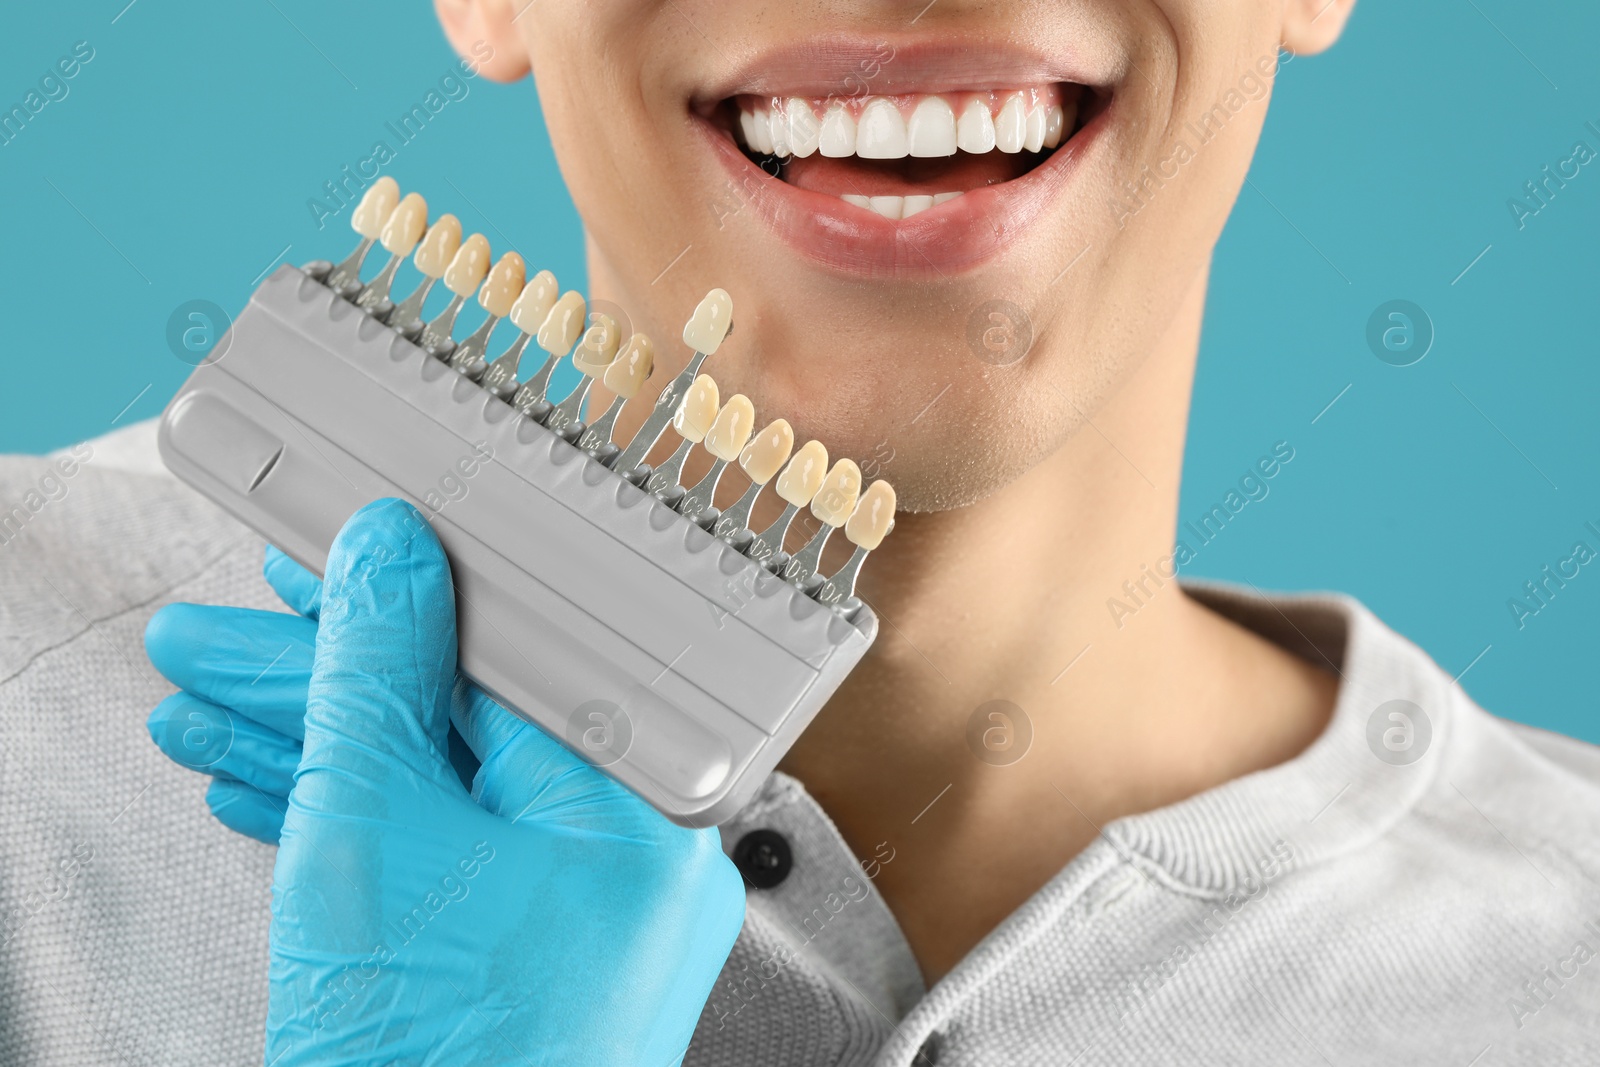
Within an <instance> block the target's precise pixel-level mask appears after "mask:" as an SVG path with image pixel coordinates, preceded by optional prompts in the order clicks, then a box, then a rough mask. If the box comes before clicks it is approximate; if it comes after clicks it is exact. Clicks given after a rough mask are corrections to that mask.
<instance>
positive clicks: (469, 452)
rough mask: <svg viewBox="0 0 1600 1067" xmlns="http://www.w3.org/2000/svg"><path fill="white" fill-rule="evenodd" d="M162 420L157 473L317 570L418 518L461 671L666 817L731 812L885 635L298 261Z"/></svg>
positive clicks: (258, 296)
mask: <svg viewBox="0 0 1600 1067" xmlns="http://www.w3.org/2000/svg"><path fill="white" fill-rule="evenodd" d="M217 351H221V352H223V353H224V355H223V356H222V357H221V358H220V359H218V360H217V361H216V362H215V363H210V364H207V365H203V366H201V367H200V368H198V369H197V370H196V371H195V372H194V374H193V375H191V376H190V378H189V380H188V381H187V382H185V383H184V385H183V387H182V389H180V390H179V392H178V394H177V395H176V396H175V397H173V399H172V402H171V403H170V404H169V405H168V406H167V410H166V412H165V414H164V415H163V416H162V420H161V427H160V447H161V456H162V459H163V460H164V461H165V463H166V465H167V466H168V468H170V469H171V470H172V472H173V473H174V474H176V475H177V476H178V477H179V478H181V479H183V480H184V481H186V482H188V483H189V484H190V485H193V486H194V487H195V488H197V489H198V490H200V491H201V492H202V493H204V494H205V495H206V496H208V497H210V498H211V499H212V500H214V501H216V502H217V503H218V504H220V505H221V506H222V507H224V508H226V509H227V510H228V511H229V512H231V513H232V514H234V515H235V516H237V517H238V518H239V519H241V520H242V521H243V522H245V523H246V524H248V525H249V526H251V527H252V528H253V529H255V530H256V531H257V532H258V533H260V534H261V535H262V536H263V537H265V538H266V539H267V540H268V541H270V542H271V543H272V544H275V545H277V546H278V547H279V548H281V549H282V550H283V551H284V552H286V553H288V555H290V556H291V557H292V558H294V559H295V560H297V561H299V562H300V563H302V564H304V565H305V566H307V567H309V568H310V569H311V570H313V571H315V572H316V573H318V574H321V573H322V572H323V569H324V567H325V566H326V563H327V556H328V548H329V546H330V545H331V544H332V542H333V539H334V536H335V535H336V534H337V533H338V532H339V530H340V528H341V527H342V526H343V525H344V523H345V521H346V520H347V519H349V517H350V515H351V514H352V513H353V512H354V511H356V510H357V509H358V508H360V507H361V506H363V505H365V504H367V503H369V502H371V501H373V500H375V499H378V498H380V497H386V496H395V497H401V498H404V499H407V500H410V501H411V502H412V503H414V504H416V505H417V506H418V507H419V508H420V509H421V510H422V512H423V514H425V515H426V516H427V517H428V519H429V522H430V523H431V525H432V526H433V528H434V530H435V531H436V532H437V533H438V535H439V539H440V541H441V542H442V543H443V545H444V547H445V551H446V553H447V554H448V556H449V558H450V564H451V570H452V574H453V577H454V579H455V584H456V590H457V625H458V631H459V639H460V665H461V669H462V671H463V672H464V673H466V674H467V675H468V676H469V677H470V678H472V679H473V680H474V681H476V682H477V683H478V684H479V685H481V686H482V687H483V688H484V689H486V690H487V691H488V692H489V693H490V694H492V695H493V696H494V697H495V699H497V700H498V701H500V702H501V703H502V704H504V705H505V706H506V707H508V708H510V709H512V710H513V711H514V712H516V713H517V714H518V715H520V716H521V717H522V718H524V719H526V720H528V721H529V722H532V723H534V724H536V725H537V726H540V727H542V728H543V729H544V730H545V731H546V732H547V733H549V734H551V735H552V736H554V737H556V738H557V739H559V740H561V741H562V742H563V743H565V744H567V745H568V747H569V748H572V749H573V750H574V751H575V752H577V753H578V754H579V755H581V756H583V757H584V758H586V759H588V760H589V761H590V762H591V763H593V764H595V765H596V766H599V767H601V768H602V769H603V770H604V771H605V772H606V773H608V774H610V775H612V776H613V777H615V778H616V779H617V780H619V781H620V782H622V783H623V784H624V785H626V786H628V787H629V788H631V789H632V790H633V791H634V792H636V793H638V794H639V796H641V797H643V798H644V799H645V800H647V801H649V802H650V803H651V804H653V805H654V806H655V807H656V808H657V809H658V810H660V811H661V812H662V813H663V814H664V815H666V816H667V817H668V818H670V819H672V820H673V821H674V822H677V823H680V824H682V825H685V826H710V825H713V824H715V823H718V822H722V821H724V820H726V819H728V818H729V817H731V816H732V815H733V814H734V813H735V812H736V811H738V809H739V808H740V807H742V806H743V805H744V803H745V801H746V800H748V799H749V797H750V795H751V794H752V793H753V792H754V791H755V790H756V789H757V788H758V787H759V786H760V784H761V782H762V781H763V780H764V779H765V778H766V776H767V774H768V773H769V772H770V771H771V770H772V768H773V767H774V766H776V765H777V763H778V761H779V760H780V759H781V758H782V756H783V754H784V753H785V752H786V751H788V749H789V747H790V746H791V745H792V744H793V743H794V741H795V739H796V738H798V737H799V735H800V733H801V731H803V730H804V729H805V728H806V726H807V725H808V724H809V723H810V721H811V719H812V718H813V717H814V716H815V715H816V713H817V711H818V710H819V709H820V708H821V707H822V705H823V703H824V702H825V701H826V700H827V699H828V697H829V696H831V695H832V694H833V692H834V690H835V689H837V688H838V686H839V684H840V682H841V681H843V679H844V677H845V675H846V674H848V673H849V672H850V670H851V669H852V668H853V667H854V666H855V665H856V663H857V662H859V661H860V659H861V657H862V655H863V654H864V653H865V652H866V650H867V648H868V646H870V645H871V643H872V641H873V638H874V637H875V636H876V634H877V619H876V618H875V617H874V616H873V614H872V612H871V611H870V609H863V610H862V611H861V612H860V613H859V614H857V615H856V616H854V618H853V620H851V621H847V620H846V619H845V618H844V617H843V616H842V615H840V614H839V613H838V612H836V611H834V610H832V609H831V608H827V607H824V606H822V605H820V604H818V603H817V602H816V601H815V600H812V599H811V598H809V597H807V596H805V595H804V594H803V593H802V592H800V591H799V590H797V589H796V588H795V587H794V586H792V585H790V584H789V583H787V582H784V581H782V580H781V579H780V578H778V577H777V576H775V575H773V574H771V573H770V572H768V571H767V570H766V569H765V568H763V567H761V566H759V565H758V564H757V563H755V562H754V561H752V560H750V559H749V558H748V557H746V556H744V555H742V554H740V553H739V552H737V551H735V550H734V549H733V548H732V547H730V546H729V545H728V544H727V543H725V542H723V541H721V540H719V539H717V538H714V537H712V536H711V535H710V534H708V533H707V532H705V531H704V530H702V529H701V528H700V527H698V526H696V525H695V524H694V523H693V522H691V521H690V520H689V519H687V518H685V517H684V516H682V515H679V514H678V513H676V512H674V511H673V510H671V509H670V508H669V507H667V506H666V505H665V504H663V503H662V502H661V501H660V500H659V499H657V498H656V497H654V496H651V495H650V494H648V493H646V492H645V491H643V490H641V489H639V488H637V487H635V486H634V485H632V484H630V483H629V482H627V481H626V480H625V479H623V478H622V477H620V476H619V475H617V474H615V473H613V472H612V471H611V470H609V469H607V468H606V467H604V466H602V465H601V464H600V463H598V462H596V461H595V460H594V459H593V458H592V457H590V456H588V455H586V454H585V453H583V452H581V451H579V450H578V449H576V448H574V447H573V446H572V445H570V444H568V443H567V442H566V441H564V440H562V439H561V438H560V437H559V436H557V435H556V434H553V433H551V432H550V431H548V430H546V429H545V428H544V427H543V426H541V425H539V424H538V423H537V422H534V421H532V420H530V419H528V418H525V417H524V416H522V415H521V414H519V413H518V412H516V411H515V410H514V409H513V408H511V407H510V406H509V405H508V404H506V403H505V402H504V401H502V400H500V399H497V398H495V397H494V396H493V395H491V394H490V393H489V392H487V391H485V390H484V389H483V388H482V387H480V386H478V385H477V384H475V383H473V382H472V381H470V380H468V379H466V378H464V377H462V376H461V375H460V374H458V373H457V372H456V371H455V370H453V369H451V368H450V367H449V366H447V365H446V364H444V363H442V362H440V361H439V360H437V359H434V358H432V357H430V356H429V355H427V354H426V353H424V352H423V351H422V350H421V349H420V348H418V347H417V346H416V345H414V344H412V343H411V342H409V341H407V340H405V339H404V338H403V337H401V336H400V335H399V334H398V333H396V332H395V331H394V330H392V329H390V328H389V327H387V326H385V325H383V324H382V323H380V322H377V321H375V320H374V319H372V318H371V317H369V316H367V315H365V314H363V313H362V312H361V311H360V310H358V309H357V308H356V307H354V306H353V305H351V304H350V303H348V302H347V301H345V300H342V299H340V298H339V297H337V296H336V295H335V294H334V293H333V292H331V291H330V290H329V289H327V288H326V287H325V286H323V285H321V284H320V283H318V282H316V281H315V280H313V279H311V278H310V277H308V276H307V275H305V274H304V273H302V272H301V271H300V270H298V269H297V268H295V267H292V266H284V267H280V268H279V269H278V271H277V272H276V273H274V274H273V275H272V277H271V278H269V279H267V281H266V282H264V283H263V284H262V285H261V287H260V288H259V289H257V290H256V292H255V293H254V295H253V296H252V297H251V299H250V303H249V305H248V306H247V307H246V308H245V310H244V311H243V312H242V313H241V314H240V315H239V317H238V319H237V320H236V321H235V322H234V324H233V328H232V330H231V333H230V336H229V337H228V338H225V339H224V340H223V341H222V342H221V343H219V345H218V348H217Z"/></svg>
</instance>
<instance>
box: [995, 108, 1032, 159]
mask: <svg viewBox="0 0 1600 1067" xmlns="http://www.w3.org/2000/svg"><path fill="white" fill-rule="evenodd" d="M1027 137H1028V109H1027V108H1026V107H1025V106H1024V105H1023V103H1022V97H1021V95H1017V96H1013V97H1012V98H1011V99H1009V100H1007V101H1006V104H1005V107H1002V108H1001V109H1000V114H998V115H996V116H995V120H994V145H995V147H996V148H998V149H1000V151H1002V152H1008V153H1010V152H1020V151H1022V143H1023V142H1024V141H1025V140H1027Z"/></svg>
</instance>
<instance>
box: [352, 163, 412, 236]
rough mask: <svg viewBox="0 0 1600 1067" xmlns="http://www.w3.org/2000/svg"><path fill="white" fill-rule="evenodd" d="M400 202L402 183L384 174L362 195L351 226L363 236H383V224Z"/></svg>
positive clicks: (353, 214)
mask: <svg viewBox="0 0 1600 1067" xmlns="http://www.w3.org/2000/svg"><path fill="white" fill-rule="evenodd" d="M399 204H400V185H399V183H398V182H396V181H395V180H394V179H393V178H391V177H389V176H388V175H384V176H383V177H382V178H379V179H378V180H377V181H375V182H373V183H372V185H371V186H370V187H369V188H368V189H367V191H366V192H365V193H363V194H362V196H361V202H360V203H359V204H357V205H356V209H355V211H353V212H351V214H350V228H351V229H352V230H354V231H356V232H357V233H359V234H360V235H361V236H363V237H370V238H372V239H374V240H376V239H377V238H379V237H381V236H383V225H384V223H386V222H388V221H389V216H390V215H392V214H394V209H395V208H396V207H398V206H399Z"/></svg>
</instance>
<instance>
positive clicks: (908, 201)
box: [839, 193, 961, 220]
mask: <svg viewBox="0 0 1600 1067" xmlns="http://www.w3.org/2000/svg"><path fill="white" fill-rule="evenodd" d="M960 195H961V194H960V193H939V194H937V195H935V196H861V195H859V194H857V193H845V194H844V195H843V196H841V197H839V199H840V200H843V201H844V202H845V203H847V204H852V205H854V206H856V207H859V208H865V209H866V210H868V211H872V212H876V213H877V214H879V215H882V216H883V217H884V218H886V219H895V220H899V219H909V218H910V217H911V216H913V215H916V214H919V213H921V212H923V211H927V210H928V209H929V208H932V207H938V206H939V205H940V204H948V203H949V202H950V201H952V200H954V199H955V198H956V197H958V196H960Z"/></svg>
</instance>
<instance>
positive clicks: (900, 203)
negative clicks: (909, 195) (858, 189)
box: [867, 196, 906, 220]
mask: <svg viewBox="0 0 1600 1067" xmlns="http://www.w3.org/2000/svg"><path fill="white" fill-rule="evenodd" d="M867 206H868V207H870V208H871V209H872V210H873V211H876V212H877V213H878V214H880V215H882V216H883V217H884V218H886V219H896V220H898V219H900V218H901V213H902V212H904V211H905V206H906V198H905V197H903V196H871V197H868V198H867Z"/></svg>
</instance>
